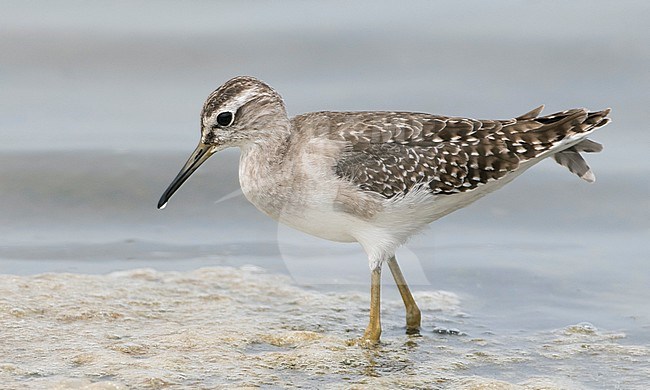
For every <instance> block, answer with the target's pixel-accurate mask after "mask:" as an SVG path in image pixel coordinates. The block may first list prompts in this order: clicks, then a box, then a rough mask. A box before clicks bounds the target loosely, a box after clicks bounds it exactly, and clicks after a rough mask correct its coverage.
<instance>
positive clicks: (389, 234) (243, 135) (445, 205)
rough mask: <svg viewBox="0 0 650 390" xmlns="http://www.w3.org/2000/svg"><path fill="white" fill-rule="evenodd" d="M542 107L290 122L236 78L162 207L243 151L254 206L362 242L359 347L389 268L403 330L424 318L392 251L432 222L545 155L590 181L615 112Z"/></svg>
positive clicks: (372, 330)
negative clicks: (215, 160)
mask: <svg viewBox="0 0 650 390" xmlns="http://www.w3.org/2000/svg"><path fill="white" fill-rule="evenodd" d="M543 107H544V106H540V107H538V108H535V109H534V110H532V111H530V112H527V113H525V114H523V115H520V116H518V117H515V118H512V119H506V120H475V119H470V118H462V117H450V116H441V115H431V114H426V113H417V112H394V111H381V112H330V111H321V112H311V113H306V114H302V115H298V116H295V117H293V118H289V117H288V116H287V111H286V108H285V104H284V101H283V99H282V97H281V96H280V95H279V94H278V93H277V92H276V91H275V90H274V89H273V88H271V87H270V86H268V85H267V84H265V83H264V82H262V81H260V80H258V79H256V78H253V77H246V76H240V77H235V78H233V79H231V80H229V81H227V82H226V83H225V84H223V85H222V86H220V87H219V88H218V89H216V90H215V91H214V92H212V93H211V94H210V95H209V96H208V98H207V100H206V101H205V104H204V105H203V110H202V111H201V140H200V142H199V145H198V146H197V147H196V150H194V152H193V153H192V155H191V156H190V158H189V159H188V160H187V162H186V163H185V165H184V166H183V167H182V169H181V171H180V172H179V173H178V175H177V176H176V177H175V178H174V179H173V181H172V183H171V184H170V185H169V187H168V188H167V190H166V191H165V192H164V193H163V195H162V197H161V198H160V201H159V202H158V208H163V207H165V205H166V204H167V201H168V200H169V198H170V197H171V196H172V195H173V194H174V192H175V191H176V190H178V188H179V187H180V186H181V185H182V184H183V183H184V182H185V181H186V180H187V178H188V177H190V175H191V174H192V173H193V172H194V171H195V170H196V169H197V168H198V167H199V166H200V165H201V164H202V163H203V162H204V161H206V160H207V159H208V158H209V157H210V156H212V155H213V154H215V153H216V152H218V151H221V150H223V149H225V148H228V147H239V148H240V149H241V157H240V160H239V182H240V185H241V189H242V191H243V193H244V195H245V196H246V198H247V199H248V200H249V201H250V202H251V203H252V204H253V205H255V206H256V207H257V208H258V209H259V210H261V211H262V212H264V213H265V214H267V215H268V216H270V217H271V218H274V219H275V220H277V221H279V222H281V223H284V224H286V225H289V226H291V227H293V228H295V229H298V230H301V231H303V232H306V233H308V234H311V235H314V236H317V237H321V238H324V239H327V240H332V241H340V242H358V243H359V244H361V246H362V247H363V249H364V250H365V252H366V254H367V256H368V262H369V266H370V275H371V277H370V284H371V286H370V297H371V298H370V319H369V323H368V326H367V328H366V330H365V332H364V334H363V336H362V337H361V339H360V341H361V342H364V343H366V342H368V343H375V342H378V341H379V338H380V335H381V322H380V305H379V303H380V285H381V269H382V265H383V264H384V263H387V264H388V267H389V269H390V271H391V273H392V274H393V278H394V279H395V283H396V284H397V287H398V289H399V292H400V295H401V297H402V299H403V301H404V305H405V310H406V330H407V333H409V334H412V333H418V332H419V329H420V322H421V315H420V309H419V308H418V306H417V304H416V302H415V300H414V299H413V296H412V294H411V291H410V289H409V287H408V285H407V283H406V280H405V279H404V276H403V275H402V272H401V270H400V268H399V265H398V264H397V260H396V259H395V250H396V249H397V248H398V247H399V246H400V245H402V244H404V243H405V242H406V241H407V240H408V238H409V237H411V236H413V235H414V234H416V233H418V232H420V231H421V230H422V229H423V228H425V227H426V226H427V225H428V224H429V223H431V222H433V221H435V220H437V219H438V218H441V217H443V216H445V215H447V214H449V213H451V212H453V211H455V210H458V209H460V208H462V207H465V206H467V205H468V204H470V203H472V202H474V201H475V200H477V199H479V198H481V197H482V196H484V195H486V194H488V193H490V192H492V191H494V190H496V189H498V188H500V187H503V186H504V185H505V184H507V183H508V182H510V181H511V180H512V179H514V178H515V177H516V176H518V175H519V174H521V173H522V172H524V171H525V170H526V169H528V168H530V167H531V166H532V165H535V164H536V163H538V162H539V161H541V160H543V159H544V158H546V157H551V156H552V157H553V158H554V159H555V161H556V162H558V163H559V164H560V165H563V166H565V167H567V168H568V169H569V170H570V171H571V172H573V173H575V174H576V175H578V176H579V177H580V178H582V179H584V180H586V181H588V182H593V181H594V180H595V177H594V174H593V173H592V171H591V169H590V168H589V166H588V165H587V163H586V162H585V160H584V159H583V158H582V156H581V154H580V153H581V152H587V153H589V152H599V151H600V150H601V149H602V146H601V145H600V144H598V143H596V142H594V141H591V140H589V139H587V138H586V137H587V136H588V135H589V134H591V133H592V132H593V131H594V130H595V129H597V128H599V127H601V126H604V125H605V124H607V123H608V122H609V118H608V117H607V115H608V114H609V112H610V110H609V109H606V110H602V111H596V112H589V111H588V110H586V109H583V108H577V109H570V110H566V111H562V112H558V113H555V114H552V115H547V116H540V114H541V111H542V109H543Z"/></svg>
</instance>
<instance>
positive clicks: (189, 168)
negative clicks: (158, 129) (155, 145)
mask: <svg viewBox="0 0 650 390" xmlns="http://www.w3.org/2000/svg"><path fill="white" fill-rule="evenodd" d="M213 154H214V149H213V147H212V146H211V145H206V144H204V143H199V146H197V147H196V149H195V150H194V152H193V153H192V155H191V156H190V158H189V159H188V160H187V162H186V163H185V165H183V168H181V171H180V172H178V175H176V177H175V178H174V180H172V183H171V184H170V185H169V187H167V189H166V190H165V192H164V193H163V194H162V196H161V197H160V200H159V201H158V208H159V209H164V208H165V206H166V205H167V202H168V201H169V198H171V197H172V195H174V192H176V190H178V189H179V188H180V187H181V185H183V183H185V180H187V179H188V178H189V177H190V176H191V175H192V173H193V172H194V171H196V169H197V168H198V167H199V166H200V165H201V164H203V163H204V162H205V160H207V159H208V157H210V156H212V155H213Z"/></svg>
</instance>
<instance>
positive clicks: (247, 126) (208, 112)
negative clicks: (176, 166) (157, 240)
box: [158, 76, 289, 209]
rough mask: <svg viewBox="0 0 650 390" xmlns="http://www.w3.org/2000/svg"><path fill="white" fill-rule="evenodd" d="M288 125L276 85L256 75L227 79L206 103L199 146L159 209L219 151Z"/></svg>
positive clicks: (261, 138)
mask: <svg viewBox="0 0 650 390" xmlns="http://www.w3.org/2000/svg"><path fill="white" fill-rule="evenodd" d="M288 128H289V120H288V118H287V113H286V109H285V106H284V102H283V101H282V97H280V95H279V94H278V93H277V92H276V91H275V90H273V88H271V87H269V86H268V85H267V84H265V83H264V82H262V81H260V80H258V79H256V78H253V77H247V76H240V77H235V78H233V79H230V80H228V81H227V82H226V83H225V84H223V85H222V86H220V87H219V88H217V89H216V90H215V91H214V92H212V93H211V94H210V96H208V98H207V99H206V101H205V103H204V104H203V110H201V140H200V142H199V145H198V146H197V147H196V149H195V150H194V152H193V153H192V155H191V156H190V158H189V159H188V160H187V162H186V163H185V165H184V166H183V168H182V169H181V170H180V172H179V173H178V175H176V177H175V178H174V180H173V181H172V183H171V184H170V185H169V187H168V188H167V190H166V191H165V192H164V193H163V195H162V197H161V198H160V200H159V201H158V208H159V209H161V208H164V207H165V205H166V204H167V201H169V198H171V196H172V195H173V194H174V192H176V190H178V189H179V188H180V186H181V185H182V184H183V183H184V182H185V181H186V180H187V179H188V178H189V177H190V176H191V175H192V173H193V172H194V171H196V169H197V168H198V167H199V166H200V165H201V164H203V163H204V162H205V161H206V160H207V159H208V158H209V157H210V156H212V155H213V154H215V153H216V152H218V151H220V150H223V149H226V148H229V147H231V146H235V147H247V146H249V145H252V144H255V143H259V142H264V141H265V140H266V139H268V138H269V137H273V136H277V134H278V133H282V131H287V130H288Z"/></svg>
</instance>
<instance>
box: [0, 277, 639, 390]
mask: <svg viewBox="0 0 650 390" xmlns="http://www.w3.org/2000/svg"><path fill="white" fill-rule="evenodd" d="M416 299H417V300H418V301H419V302H420V305H421V307H422V309H423V314H424V329H423V331H422V335H421V336H420V337H415V336H406V335H404V334H403V333H404V327H403V323H402V321H403V319H402V313H401V310H402V309H401V302H400V301H399V299H387V300H385V301H384V302H383V310H384V313H386V314H385V316H384V328H385V331H384V335H383V342H382V343H381V345H380V346H378V347H376V348H362V347H359V346H357V345H354V344H352V343H351V341H352V340H353V339H354V338H355V337H358V336H359V335H360V334H361V331H362V329H363V326H364V324H365V321H366V316H367V300H368V295H367V294H359V293H345V294H344V293H336V292H330V293H323V292H320V291H314V290H309V289H305V288H301V287H297V286H295V285H293V284H292V283H291V281H290V280H289V279H288V278H287V277H286V276H278V275H273V274H269V273H267V272H264V271H262V270H261V269H259V268H257V267H252V266H248V267H240V268H232V267H212V268H202V269H197V270H193V271H187V272H159V271H154V270H152V269H139V270H131V271H124V272H116V273H111V274H108V275H81V274H65V273H54V274H41V275H34V276H10V275H2V276H0V327H1V328H2V330H3V331H2V341H3V342H2V343H0V353H1V355H2V356H3V357H2V358H0V383H2V386H3V388H24V387H31V388H59V389H64V388H72V389H82V388H83V389H122V388H124V389H126V388H188V387H191V388H219V387H225V386H227V387H232V388H250V387H267V386H271V387H277V386H280V387H322V386H329V387H335V388H336V387H346V388H368V387H375V388H376V387H377V386H380V387H391V388H395V387H401V388H449V389H574V388H585V387H586V388H626V389H633V388H635V389H641V388H643V387H644V386H645V385H647V378H648V377H650V365H649V364H648V361H649V359H650V347H649V346H647V345H636V344H630V343H628V342H627V341H626V339H625V335H624V334H622V333H620V332H612V331H606V330H600V329H597V328H596V327H594V326H593V325H591V324H586V323H582V324H572V325H569V326H567V327H564V328H561V329H552V330H548V331H545V332H533V333H528V332H520V333H515V334H494V333H493V332H491V331H490V330H489V329H484V330H483V331H480V332H476V331H475V332H470V333H468V334H462V333H461V334H454V333H453V332H452V333H448V334H444V332H443V331H442V330H441V329H457V328H461V329H462V328H463V326H464V324H465V323H466V322H471V321H472V319H471V315H468V314H467V313H465V312H464V311H463V310H464V305H463V302H462V300H461V299H460V298H459V297H458V296H457V295H455V294H453V293H450V292H444V291H430V292H419V293H416ZM434 321H435V322H436V323H438V324H439V325H444V327H442V328H441V327H439V328H438V331H437V332H434V327H433V326H432V323H433V322H434ZM351 344H352V345H351Z"/></svg>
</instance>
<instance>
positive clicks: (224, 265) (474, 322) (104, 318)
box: [0, 152, 650, 389]
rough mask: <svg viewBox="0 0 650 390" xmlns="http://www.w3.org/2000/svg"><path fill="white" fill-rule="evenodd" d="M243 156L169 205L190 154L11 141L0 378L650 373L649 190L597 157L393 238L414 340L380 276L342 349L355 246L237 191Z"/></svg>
mask: <svg viewBox="0 0 650 390" xmlns="http://www.w3.org/2000/svg"><path fill="white" fill-rule="evenodd" d="M236 157H237V155H236V154H232V153H226V154H224V155H222V156H218V157H217V159H216V160H215V161H211V162H209V163H208V166H209V168H208V169H205V170H204V171H202V172H198V174H197V177H196V178H193V179H192V180H191V181H190V182H189V183H188V184H189V185H188V186H187V187H186V188H184V189H183V191H182V192H180V193H179V194H178V195H177V197H175V198H174V199H173V200H172V202H170V205H169V207H168V208H167V209H165V210H164V211H158V210H156V209H155V201H156V199H157V195H158V193H159V192H160V190H161V189H162V188H160V186H161V185H162V186H163V187H164V185H165V184H166V179H168V177H167V176H169V175H168V173H169V172H172V175H173V172H174V171H175V170H174V169H173V168H175V167H176V165H178V163H179V162H180V161H182V160H183V158H184V156H183V155H182V154H155V155H154V154H151V155H143V154H141V153H138V154H131V153H75V154H69V153H62V152H60V153H38V154H30V155H23V154H20V155H18V154H4V155H3V156H2V159H3V161H2V164H0V179H1V180H2V182H3V183H5V184H6V185H7V187H5V189H4V190H3V196H4V199H5V200H6V202H4V203H2V204H1V205H0V212H1V215H2V216H3V218H6V219H5V221H12V222H11V223H4V224H2V225H1V226H0V230H1V233H2V237H3V244H2V245H0V270H2V271H1V272H2V274H5V275H3V276H1V277H0V289H2V291H0V322H1V323H0V327H1V328H2V329H3V332H2V335H1V336H2V340H3V342H2V343H0V348H3V350H2V351H1V352H2V356H3V358H0V367H1V370H0V376H1V378H0V382H2V383H6V384H7V387H8V388H18V387H21V386H27V385H29V386H33V387H35V388H40V387H60V388H82V387H84V386H87V385H89V384H92V385H93V386H96V387H98V388H102V387H101V386H105V387H109V388H114V387H118V388H120V386H122V387H124V388H128V387H152V388H162V387H165V386H171V387H179V388H181V387H187V386H191V387H195V386H203V387H205V388H210V387H220V386H223V385H228V386H242V387H245V386H322V385H326V384H327V385H340V386H346V387H347V386H349V387H354V386H355V385H358V386H359V387H365V386H371V385H372V386H375V385H385V386H390V387H395V386H402V387H421V388H531V389H534V388H559V389H563V388H585V387H586V388H626V389H628V388H639V389H642V388H645V387H646V384H647V378H648V375H650V313H649V312H648V310H647V302H648V301H649V300H650V288H649V287H648V283H647V275H648V274H650V262H649V261H648V256H647V250H646V246H645V239H644V237H646V236H647V232H648V230H647V221H648V219H647V218H646V214H647V212H645V210H647V208H645V209H644V207H645V206H646V205H647V202H648V198H647V197H646V193H645V192H644V189H643V188H639V187H633V186H631V187H628V188H626V191H624V192H623V193H621V194H619V195H618V196H619V199H620V200H621V201H620V202H619V203H617V204H616V205H612V204H610V203H608V202H607V199H609V197H610V194H609V193H608V192H609V191H610V188H611V187H610V185H609V184H608V183H610V182H611V181H613V180H614V178H613V177H612V176H611V174H610V173H608V172H607V171H606V170H605V172H602V174H599V182H598V184H596V185H588V184H585V183H582V182H580V181H579V180H577V179H574V178H573V177H571V176H570V175H568V174H566V173H565V172H564V171H563V170H562V169H561V168H560V167H556V166H555V165H554V164H543V165H541V166H540V167H539V169H533V170H531V171H530V172H529V173H528V174H527V175H526V176H522V177H521V178H519V179H518V180H517V181H515V182H513V183H511V184H510V185H509V186H508V187H507V188H506V189H503V190H501V191H500V192H498V193H495V194H493V195H491V196H490V197H489V198H486V199H484V200H481V201H479V202H477V203H476V204H474V205H472V206H470V207H468V208H467V209H465V210H461V211H459V212H458V213H455V214H454V215H450V216H449V217H446V218H444V219H442V220H440V221H437V222H436V223H434V224H433V225H432V227H431V229H429V230H428V231H426V232H424V233H422V234H421V235H419V236H417V237H416V238H414V239H413V240H412V241H411V242H409V243H408V245H407V246H406V247H405V248H402V249H401V250H400V251H399V252H398V259H399V261H400V263H401V264H402V267H403V269H404V273H405V276H406V277H407V279H408V280H409V281H410V283H411V285H412V287H413V290H414V294H415V296H416V299H417V301H418V303H419V305H420V307H421V308H422V310H423V331H422V337H409V336H406V335H405V334H404V325H403V321H404V318H403V308H402V304H401V302H400V299H399V295H398V293H397V291H396V289H395V287H394V286H393V284H392V281H391V280H390V277H389V276H387V275H384V289H383V303H382V305H383V310H382V314H383V318H382V320H383V326H384V333H383V335H382V339H383V342H382V344H381V346H380V347H379V348H377V349H372V350H367V349H363V348H360V347H357V346H354V345H348V344H349V343H348V342H349V341H350V340H352V339H353V338H355V337H359V336H360V335H361V333H362V331H363V329H364V327H365V325H366V321H367V315H368V301H369V294H368V291H367V290H368V268H367V263H366V261H365V258H364V255H363V252H362V250H361V248H360V247H358V246H357V245H355V244H350V245H346V244H336V243H329V242H326V241H323V240H318V239H315V238H311V237H308V236H306V235H303V234H301V233H298V232H295V231H292V230H291V229H288V228H284V227H282V226H278V225H277V224H276V223H274V222H273V221H271V220H269V219H268V218H266V217H265V216H264V215H262V214H261V213H259V212H258V211H257V210H255V209H254V208H253V207H252V206H251V205H249V204H248V203H247V202H246V201H245V199H243V197H242V196H237V191H236V190H237V188H238V187H237V183H236V180H232V177H231V174H230V172H232V171H234V170H236V164H237V161H236ZM79 161H82V162H83V163H82V164H78V163H79ZM12 165H13V166H16V165H18V166H20V167H21V169H20V170H19V171H16V170H14V169H12V168H11V166H12ZM74 166H80V167H83V168H79V167H78V168H75V169H73V168H72V167H74ZM134 167H140V168H139V169H138V170H135V169H134ZM215 183H219V185H216V184H215ZM233 191H234V194H235V195H234V197H229V196H228V195H229V194H231V193H232V192H233ZM224 196H226V197H227V198H228V199H226V200H224V201H221V202H217V203H216V204H215V201H217V200H218V199H220V198H223V197H224ZM531 204H534V205H536V206H535V210H532V211H531V210H530V207H531ZM594 209H598V210H600V213H593V210H594ZM566 210H570V211H571V212H570V213H568V212H566ZM524 215H525V216H527V218H521V216H524ZM603 220H606V223H605V222H604V221H603ZM116 271H117V272H116ZM449 330H450V331H451V332H446V331H449ZM458 333H460V334H458ZM110 386H113V387H110Z"/></svg>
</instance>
